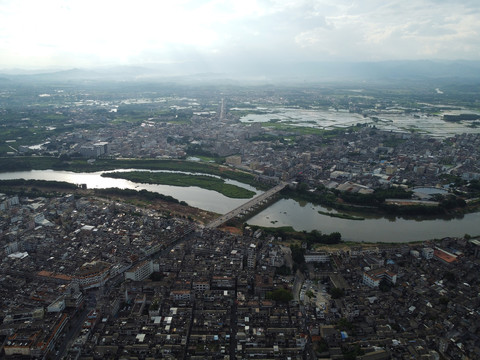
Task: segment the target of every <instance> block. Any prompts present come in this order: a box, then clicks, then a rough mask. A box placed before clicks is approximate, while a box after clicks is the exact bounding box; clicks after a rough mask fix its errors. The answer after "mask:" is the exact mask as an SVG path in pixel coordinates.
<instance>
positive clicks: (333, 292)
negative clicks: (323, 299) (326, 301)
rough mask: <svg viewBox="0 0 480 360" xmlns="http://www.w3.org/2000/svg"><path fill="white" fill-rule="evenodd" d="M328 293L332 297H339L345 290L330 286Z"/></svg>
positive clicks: (343, 294)
mask: <svg viewBox="0 0 480 360" xmlns="http://www.w3.org/2000/svg"><path fill="white" fill-rule="evenodd" d="M329 293H330V296H331V297H332V298H333V299H340V298H341V297H343V296H345V291H344V290H343V289H340V288H337V287H333V288H331V289H330V291H329Z"/></svg>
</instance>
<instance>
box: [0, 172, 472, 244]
mask: <svg viewBox="0 0 480 360" xmlns="http://www.w3.org/2000/svg"><path fill="white" fill-rule="evenodd" d="M119 171H129V170H119ZM102 173H103V171H101V172H94V173H74V172H70V171H54V170H32V171H21V172H10V173H0V180H6V179H27V180H29V179H37V180H56V181H66V182H69V183H73V184H87V187H88V188H109V187H118V188H121V189H135V190H142V189H145V190H148V191H154V192H159V193H161V194H164V195H170V196H173V197H174V198H176V199H178V200H183V201H185V202H187V203H188V204H189V205H191V206H195V207H198V208H201V209H205V210H209V211H213V212H216V213H219V214H224V213H227V212H229V211H230V210H233V209H234V208H236V207H238V206H240V205H242V204H244V203H246V202H247V201H248V199H231V198H228V197H226V196H224V195H222V194H220V193H217V192H215V191H212V190H205V189H201V188H199V187H194V186H192V187H178V186H170V185H152V184H140V183H134V182H131V181H128V180H124V179H113V178H105V177H102V176H101V174H102ZM227 182H228V183H230V184H234V185H238V186H242V187H244V188H247V189H249V190H252V191H255V193H256V194H260V193H261V191H258V190H256V189H255V188H252V187H251V186H249V185H246V184H242V183H239V182H237V181H233V180H228V181H227ZM318 211H322V212H335V211H333V210H331V209H326V208H324V207H322V206H316V205H313V204H311V203H299V202H297V201H295V200H292V199H282V200H280V201H278V202H276V203H275V204H273V205H271V206H270V207H269V208H267V209H265V210H263V211H262V212H260V213H259V214H257V215H255V216H254V217H252V218H251V219H249V220H248V221H247V222H248V223H249V224H252V225H260V226H269V227H278V226H292V227H293V228H294V229H295V230H298V231H302V230H306V231H311V230H314V229H315V230H319V231H321V232H322V233H325V234H329V233H332V232H335V231H338V232H340V233H341V234H342V239H343V240H347V241H359V242H361V241H365V242H409V241H420V240H429V239H433V238H443V237H446V236H463V235H464V234H470V235H479V234H480V212H477V213H473V214H466V215H464V216H462V217H460V218H455V219H452V220H441V219H435V220H422V221H417V220H406V219H401V218H396V219H389V218H384V217H379V218H374V217H372V218H367V219H365V220H347V219H340V218H335V217H331V216H327V215H323V214H320V213H318ZM360 216H361V215H360Z"/></svg>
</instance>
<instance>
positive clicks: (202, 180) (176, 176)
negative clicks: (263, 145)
mask: <svg viewBox="0 0 480 360" xmlns="http://www.w3.org/2000/svg"><path fill="white" fill-rule="evenodd" d="M102 176H104V177H112V178H120V179H126V180H130V181H134V182H141V183H148V184H162V185H173V186H184V187H188V186H198V187H200V188H202V189H207V190H214V191H217V192H219V193H221V194H223V195H225V196H227V197H229V198H236V199H249V198H251V197H252V196H254V195H255V193H254V192H253V191H251V190H247V189H244V188H242V187H239V186H236V185H231V184H226V183H225V181H224V180H223V179H219V178H217V177H213V176H206V175H188V174H182V173H163V172H160V173H157V172H155V173H154V172H148V171H130V172H109V173H105V174H102Z"/></svg>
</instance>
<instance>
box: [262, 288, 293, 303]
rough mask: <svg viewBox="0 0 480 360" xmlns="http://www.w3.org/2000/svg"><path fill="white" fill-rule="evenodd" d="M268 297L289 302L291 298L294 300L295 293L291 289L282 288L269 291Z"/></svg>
mask: <svg viewBox="0 0 480 360" xmlns="http://www.w3.org/2000/svg"><path fill="white" fill-rule="evenodd" d="M266 297H267V298H268V299H271V300H275V301H279V302H283V303H288V302H289V301H290V300H293V294H292V292H291V291H290V290H287V289H284V288H280V289H276V290H274V291H269V292H267V294H266Z"/></svg>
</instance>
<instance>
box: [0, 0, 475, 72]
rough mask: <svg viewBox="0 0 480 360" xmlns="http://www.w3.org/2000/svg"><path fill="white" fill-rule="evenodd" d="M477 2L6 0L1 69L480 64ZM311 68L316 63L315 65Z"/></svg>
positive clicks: (1, 10) (0, 23) (0, 17)
mask: <svg viewBox="0 0 480 360" xmlns="http://www.w3.org/2000/svg"><path fill="white" fill-rule="evenodd" d="M479 16H480V4H479V3H478V2H477V1H468V0H464V1H455V2H452V1H441V0H420V1H410V0H409V1H396V0H395V1H386V2H385V1H382V0H371V1H345V0H340V1H338V0H322V1H310V0H300V1H285V0H271V1H268V0H258V1H256V0H242V1H218V0H213V1H188V0H184V1H175V2H163V1H162V2H159V1H109V0H108V1H76V0H63V1H62V0H51V1H41V2H40V1H9V0H2V1H0V54H1V56H0V70H3V71H7V72H12V71H13V72H15V71H17V72H18V70H19V69H23V70H25V69H26V70H35V71H39V70H40V71H45V70H58V69H70V68H82V69H85V68H98V67H106V66H118V65H122V66H124V65H128V66H133V65H135V66H137V65H138V66H164V67H165V68H166V69H167V70H168V71H170V72H171V73H172V74H174V75H185V74H191V73H196V72H198V73H200V72H214V73H227V74H230V73H233V74H235V73H243V74H248V73H251V74H254V75H256V76H261V75H262V71H264V72H268V70H269V69H270V68H271V67H273V68H276V67H278V69H279V71H284V70H285V69H287V68H289V67H290V66H291V67H295V66H299V64H310V65H309V66H312V65H311V64H312V63H319V62H320V63H338V62H340V63H341V62H359V61H361V62H379V61H398V60H402V61H403V60H470V61H478V60H480V42H479V41H478V38H479V34H480V22H479V21H478V19H479ZM307 67H308V65H307Z"/></svg>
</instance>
